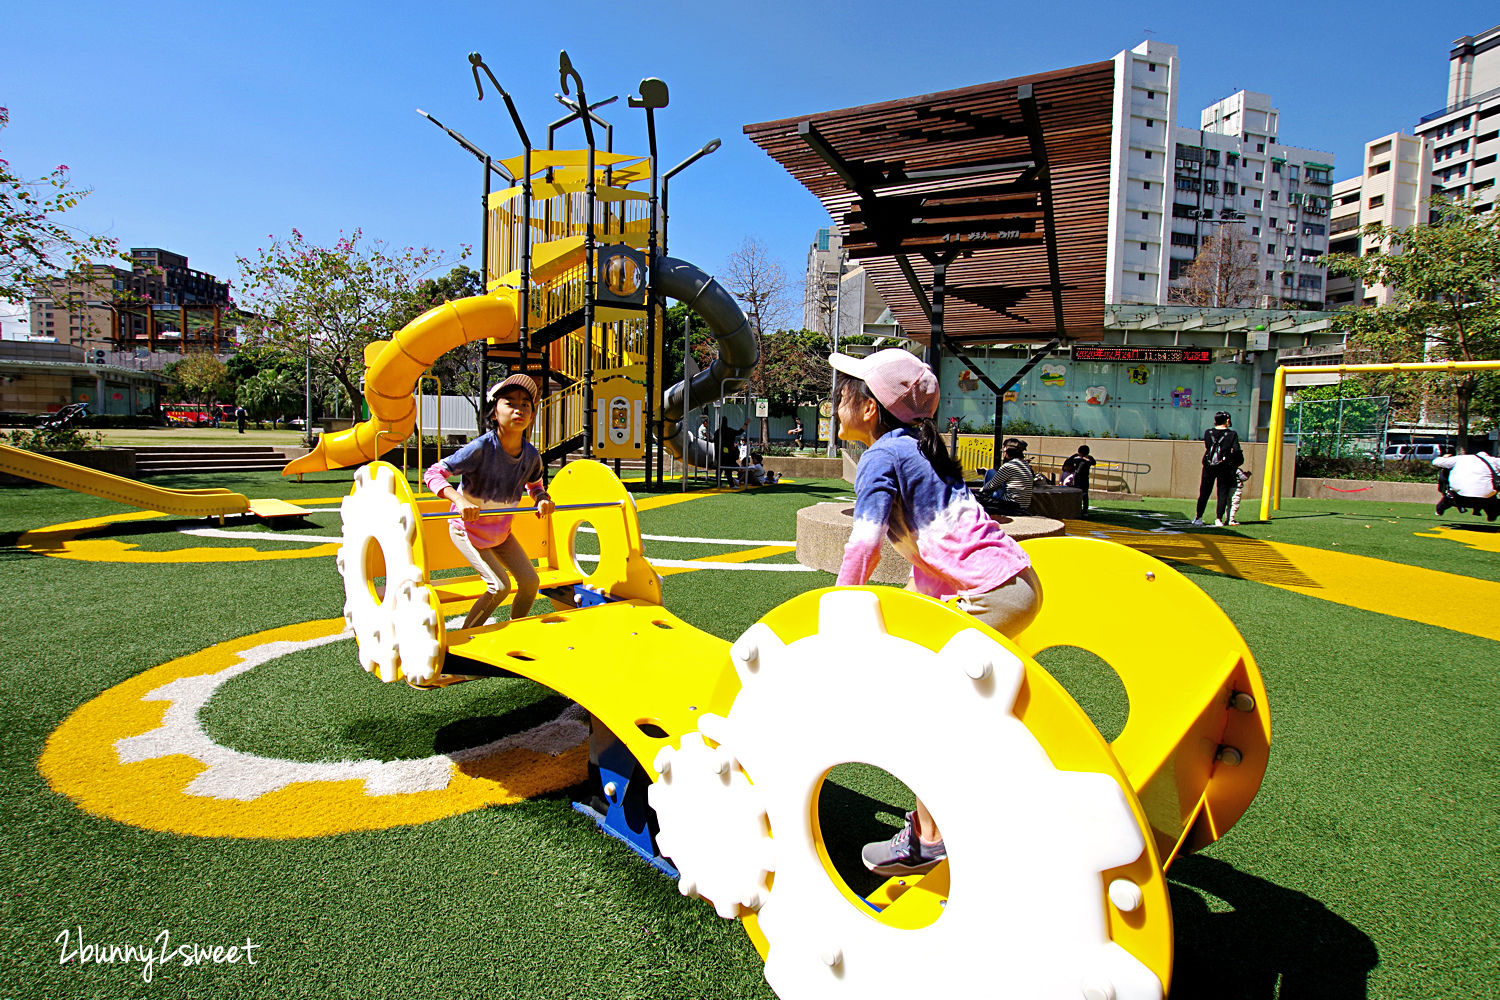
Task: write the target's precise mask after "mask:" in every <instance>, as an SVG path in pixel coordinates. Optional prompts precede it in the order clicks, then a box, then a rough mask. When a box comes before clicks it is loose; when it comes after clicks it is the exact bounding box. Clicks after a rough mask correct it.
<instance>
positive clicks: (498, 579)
mask: <svg viewBox="0 0 1500 1000" xmlns="http://www.w3.org/2000/svg"><path fill="white" fill-rule="evenodd" d="M536 396H537V385H536V382H534V381H532V379H531V377H530V376H528V375H512V376H510V377H509V378H507V379H506V380H505V381H503V382H500V383H497V384H496V385H494V386H492V387H491V388H490V391H489V393H488V394H486V396H485V401H486V402H487V403H488V404H489V407H490V412H489V414H488V418H487V421H486V422H487V423H488V424H489V425H490V429H489V430H488V431H486V432H485V433H484V434H482V435H480V436H479V437H477V438H475V439H474V440H473V441H470V442H469V443H468V444H466V445H464V446H463V447H462V448H460V449H459V450H458V451H457V452H455V453H454V454H452V455H449V456H448V457H447V458H443V459H439V460H438V461H437V462H435V463H433V465H432V467H431V468H429V469H428V470H427V473H426V475H424V476H423V481H424V482H425V483H426V484H427V488H428V489H430V490H432V492H433V493H436V494H437V495H438V496H440V497H442V498H443V499H445V500H448V501H451V502H452V504H453V511H454V513H456V514H458V515H459V516H458V517H455V518H453V519H452V520H451V521H450V522H449V523H448V533H449V535H450V536H451V537H452V538H453V544H454V546H455V547H456V548H457V549H458V551H459V552H461V553H463V556H464V558H465V559H467V560H469V563H470V564H471V565H472V566H473V567H474V569H475V570H477V571H478V573H479V576H480V579H482V580H484V583H485V592H484V593H483V594H481V595H479V599H478V600H477V601H475V602H474V606H473V607H472V608H470V609H469V614H468V616H467V617H466V618H465V619H464V626H463V627H464V628H474V627H476V626H478V625H482V624H484V622H485V621H486V620H488V619H489V617H490V615H491V614H493V613H494V611H495V609H496V608H498V607H499V606H500V602H501V601H503V600H505V595H506V594H507V593H509V591H510V581H511V579H512V578H514V579H515V582H516V598H515V601H514V602H512V604H511V609H510V616H511V618H512V619H516V618H524V617H526V616H527V615H529V614H530V613H531V605H532V602H534V601H535V600H536V592H537V587H538V586H539V585H540V583H541V580H540V578H539V577H538V576H537V572H536V567H535V566H533V565H532V564H531V557H530V556H528V555H527V554H526V550H525V549H523V548H521V543H520V542H518V541H516V539H515V538H514V537H513V536H512V535H511V533H510V523H511V519H512V517H513V516H514V515H511V514H501V515H492V514H481V513H480V511H481V510H483V509H484V508H485V507H514V506H515V505H516V503H517V502H518V501H519V500H520V499H521V493H522V492H523V491H524V492H525V493H526V494H527V495H529V496H530V497H531V498H532V499H533V500H535V501H536V513H537V516H538V517H546V516H547V515H549V514H551V513H552V498H551V497H549V496H548V495H547V490H546V489H545V488H544V487H543V485H542V456H541V453H540V452H538V451H537V450H536V446H535V445H533V444H532V443H531V442H530V441H528V440H526V434H527V432H528V431H529V430H531V421H532V420H533V418H534V417H535V415H536ZM455 472H456V473H458V474H459V475H461V476H462V477H463V482H462V485H461V486H459V487H455V486H454V485H453V484H452V483H450V482H449V481H448V479H449V477H450V476H452V475H453V474H454V473H455Z"/></svg>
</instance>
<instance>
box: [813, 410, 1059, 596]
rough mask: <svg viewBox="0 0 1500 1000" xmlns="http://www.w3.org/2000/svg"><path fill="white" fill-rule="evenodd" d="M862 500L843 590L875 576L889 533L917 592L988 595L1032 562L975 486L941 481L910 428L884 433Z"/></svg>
mask: <svg viewBox="0 0 1500 1000" xmlns="http://www.w3.org/2000/svg"><path fill="white" fill-rule="evenodd" d="M854 495H855V501H854V531H853V533H851V534H850V536H849V542H848V544H847V545H845V546H844V561H843V565H842V566H841V567H840V569H839V581H838V582H839V585H840V586H858V585H860V584H863V583H865V582H866V581H867V580H869V579H870V574H871V573H872V572H874V570H875V566H876V564H877V563H878V562H879V561H880V538H881V536H882V535H888V536H889V537H890V540H891V545H892V546H893V547H894V548H895V549H896V551H897V552H899V553H901V555H902V556H903V557H904V558H905V559H906V560H907V561H908V562H910V563H911V570H912V580H913V582H914V584H915V588H916V590H917V591H918V592H919V593H922V594H927V595H928V596H930V597H938V598H947V597H953V596H973V595H976V594H984V593H988V592H989V591H991V590H994V589H995V588H996V587H998V586H1000V585H1001V584H1003V583H1005V582H1007V581H1008V580H1010V579H1012V578H1014V577H1015V576H1017V575H1018V574H1019V573H1021V572H1022V571H1023V570H1025V569H1026V568H1027V567H1028V566H1030V565H1031V560H1030V559H1029V558H1028V557H1027V555H1026V553H1025V551H1024V550H1022V548H1021V546H1019V545H1017V544H1016V541H1015V539H1013V538H1011V537H1010V536H1009V535H1007V534H1006V533H1005V531H1004V530H1003V529H1001V527H1000V525H998V524H996V523H995V521H994V519H993V518H992V517H990V516H989V514H987V513H985V510H984V508H983V507H981V506H980V505H979V501H977V500H975V499H974V495H973V494H972V493H970V492H969V488H968V487H967V486H965V485H963V484H962V483H957V484H955V483H949V482H945V481H944V480H943V479H942V478H941V477H940V476H938V474H937V471H936V470H935V469H933V467H932V463H931V462H929V461H928V460H927V456H925V455H923V454H922V452H921V449H920V448H919V447H918V446H917V439H916V436H915V435H914V434H912V432H911V431H909V430H906V429H905V428H901V429H898V430H894V431H890V432H888V433H886V434H883V435H881V437H880V439H879V440H877V441H876V442H875V443H874V444H873V445H871V446H870V449H869V450H868V451H866V452H865V453H864V454H863V455H862V456H860V459H859V469H858V471H857V472H856V473H855V476H854Z"/></svg>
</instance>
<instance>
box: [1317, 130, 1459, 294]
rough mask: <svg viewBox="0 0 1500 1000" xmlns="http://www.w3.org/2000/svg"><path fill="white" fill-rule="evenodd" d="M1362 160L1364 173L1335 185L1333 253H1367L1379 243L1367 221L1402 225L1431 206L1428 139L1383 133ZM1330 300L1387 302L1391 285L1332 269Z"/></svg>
mask: <svg viewBox="0 0 1500 1000" xmlns="http://www.w3.org/2000/svg"><path fill="white" fill-rule="evenodd" d="M1362 162H1363V167H1362V169H1361V170H1360V172H1359V174H1357V175H1356V176H1354V177H1350V178H1348V179H1346V180H1342V181H1338V182H1336V183H1335V184H1334V185H1333V216H1332V218H1331V219H1330V220H1329V223H1328V227H1329V228H1328V251H1329V253H1344V254H1353V255H1356V256H1358V255H1361V254H1364V253H1366V252H1368V251H1370V250H1372V249H1374V247H1372V246H1371V245H1370V244H1369V242H1368V240H1367V239H1366V237H1365V236H1364V235H1363V234H1362V233H1361V232H1360V230H1361V229H1362V228H1363V227H1365V226H1367V225H1370V224H1371V223H1375V222H1379V223H1383V224H1384V225H1387V226H1391V227H1393V228H1397V229H1402V228H1405V227H1407V226H1414V225H1417V224H1418V223H1425V222H1426V221H1427V220H1428V217H1429V214H1430V212H1431V194H1432V189H1433V177H1432V155H1431V149H1430V147H1429V146H1428V145H1427V143H1426V142H1425V141H1424V140H1422V139H1419V138H1417V137H1416V136H1411V135H1404V134H1403V133H1400V132H1393V133H1391V134H1390V135H1383V136H1381V137H1380V138H1378V139H1372V140H1370V141H1369V142H1367V143H1365V154H1364V159H1363V161H1362ZM1382 249H1383V248H1382ZM1324 301H1325V304H1326V307H1327V308H1329V309H1338V308H1340V307H1342V306H1347V305H1366V306H1374V305H1385V304H1386V303H1388V302H1390V301H1391V291H1390V289H1388V288H1386V287H1384V286H1383V285H1374V286H1371V287H1368V288H1367V287H1365V286H1363V285H1362V284H1361V283H1360V282H1358V281H1356V280H1355V279H1353V278H1346V277H1340V276H1335V275H1330V276H1329V278H1328V294H1327V296H1326V298H1325V300H1324Z"/></svg>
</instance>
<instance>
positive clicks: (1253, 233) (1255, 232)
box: [1250, 226, 1260, 236]
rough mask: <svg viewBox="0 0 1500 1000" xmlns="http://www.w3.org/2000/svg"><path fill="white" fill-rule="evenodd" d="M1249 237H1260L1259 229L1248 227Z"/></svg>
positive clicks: (1257, 227)
mask: <svg viewBox="0 0 1500 1000" xmlns="http://www.w3.org/2000/svg"><path fill="white" fill-rule="evenodd" d="M1250 235H1251V236H1259V235H1260V227H1259V226H1251V227H1250Z"/></svg>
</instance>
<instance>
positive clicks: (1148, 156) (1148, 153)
mask: <svg viewBox="0 0 1500 1000" xmlns="http://www.w3.org/2000/svg"><path fill="white" fill-rule="evenodd" d="M1146 159H1148V160H1149V159H1151V150H1149V149H1148V150H1146Z"/></svg>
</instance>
